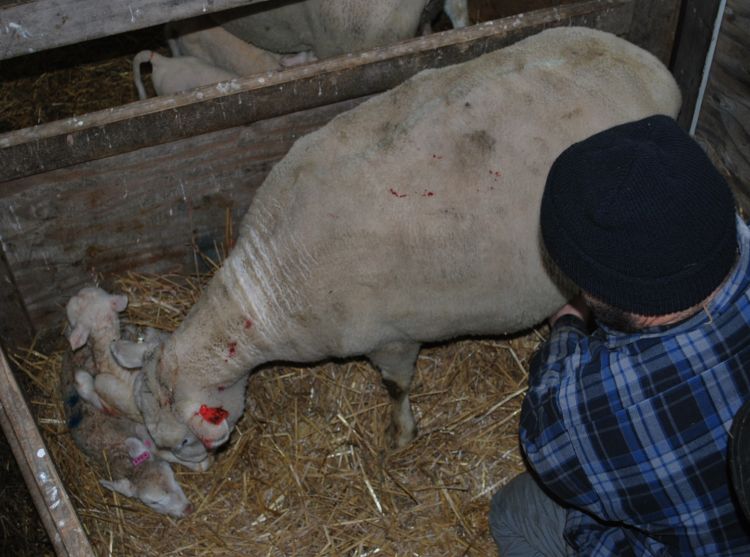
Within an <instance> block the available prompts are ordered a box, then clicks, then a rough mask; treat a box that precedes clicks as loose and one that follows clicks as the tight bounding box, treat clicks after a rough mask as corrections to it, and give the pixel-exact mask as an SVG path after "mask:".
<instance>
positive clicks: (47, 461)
mask: <svg viewBox="0 0 750 557" xmlns="http://www.w3.org/2000/svg"><path fill="white" fill-rule="evenodd" d="M0 426H1V427H2V430H3V433H4V434H5V437H6V439H7V440H8V443H9V444H10V447H11V449H12V451H13V455H14V456H15V458H16V462H17V463H18V467H19V469H20V470H21V474H22V475H23V477H24V481H25V482H26V485H27V486H28V488H29V492H30V493H31V498H32V500H33V501H34V506H35V507H36V510H37V512H38V513H39V517H40V518H41V521H42V523H43V524H44V528H45V530H46V531H47V534H49V538H50V541H51V542H52V546H53V547H54V548H55V552H56V553H57V555H60V556H70V557H78V556H80V557H88V556H92V557H93V555H94V552H93V550H92V549H91V544H90V543H89V540H88V538H87V537H86V533H85V532H84V530H83V527H82V525H81V522H80V520H79V519H78V515H77V514H76V512H75V509H74V507H73V504H72V502H71V500H70V497H69V496H68V493H67V491H66V490H65V486H64V485H63V483H62V481H61V480H60V476H59V475H58V473H57V468H56V467H55V464H54V462H53V461H52V459H51V458H50V454H49V451H48V450H47V447H46V446H45V444H44V441H43V440H42V436H41V434H40V433H39V429H38V428H37V427H36V422H35V421H34V417H33V416H32V415H31V412H30V411H29V407H28V405H27V403H26V400H25V398H24V396H23V394H22V393H21V389H20V388H19V386H18V383H17V382H16V379H15V377H14V376H13V373H12V372H11V370H10V367H9V366H8V361H7V360H6V358H5V354H4V353H3V352H2V351H1V350H0Z"/></svg>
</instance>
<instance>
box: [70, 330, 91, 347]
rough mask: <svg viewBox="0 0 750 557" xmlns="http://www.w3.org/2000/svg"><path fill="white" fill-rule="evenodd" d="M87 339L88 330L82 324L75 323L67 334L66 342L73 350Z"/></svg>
mask: <svg viewBox="0 0 750 557" xmlns="http://www.w3.org/2000/svg"><path fill="white" fill-rule="evenodd" d="M88 340H89V330H88V328H87V327H84V326H83V325H76V326H75V327H74V328H73V330H72V331H71V333H70V335H69V336H68V342H70V347H71V348H72V349H73V350H78V349H79V348H80V347H81V346H83V345H84V344H86V342H87V341H88Z"/></svg>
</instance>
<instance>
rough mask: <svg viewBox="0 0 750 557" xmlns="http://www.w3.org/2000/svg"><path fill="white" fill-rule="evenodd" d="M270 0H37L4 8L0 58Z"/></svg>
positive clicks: (0, 18)
mask: <svg viewBox="0 0 750 557" xmlns="http://www.w3.org/2000/svg"><path fill="white" fill-rule="evenodd" d="M263 1H265V0H180V1H179V2H175V1H174V0H129V1H128V2H112V1H110V2H107V1H103V0H100V1H96V2H91V1H90V0H32V1H26V2H19V3H13V4H10V5H5V6H0V60H3V59H6V58H13V57H14V56H21V55H23V54H30V53H32V52H38V51H40V50H47V49H50V48H55V47H58V46H63V45H69V44H74V43H80V42H83V41H88V40H91V39H97V38H99V37H106V36H109V35H114V34H117V33H123V32H125V31H134V30H136V29H143V28H144V27H151V26H152V25H158V24H160V23H167V22H168V21H176V20H179V19H185V18H188V17H193V16H198V15H203V14H207V13H211V12H217V11H221V10H226V9H228V8H234V7H237V6H245V5H247V4H252V3H255V2H263Z"/></svg>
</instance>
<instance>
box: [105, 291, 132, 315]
mask: <svg viewBox="0 0 750 557" xmlns="http://www.w3.org/2000/svg"><path fill="white" fill-rule="evenodd" d="M109 303H110V305H111V306H112V309H113V310H115V311H116V312H121V311H125V308H126V307H128V297H127V296H125V295H124V294H114V295H112V296H110V297H109Z"/></svg>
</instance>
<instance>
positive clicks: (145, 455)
mask: <svg viewBox="0 0 750 557" xmlns="http://www.w3.org/2000/svg"><path fill="white" fill-rule="evenodd" d="M149 458H151V453H150V452H148V451H143V452H142V453H141V454H139V455H138V456H134V457H133V458H131V459H130V462H132V463H133V468H138V467H139V466H140V465H141V464H143V463H144V462H146V461H147V460H148V459H149Z"/></svg>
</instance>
